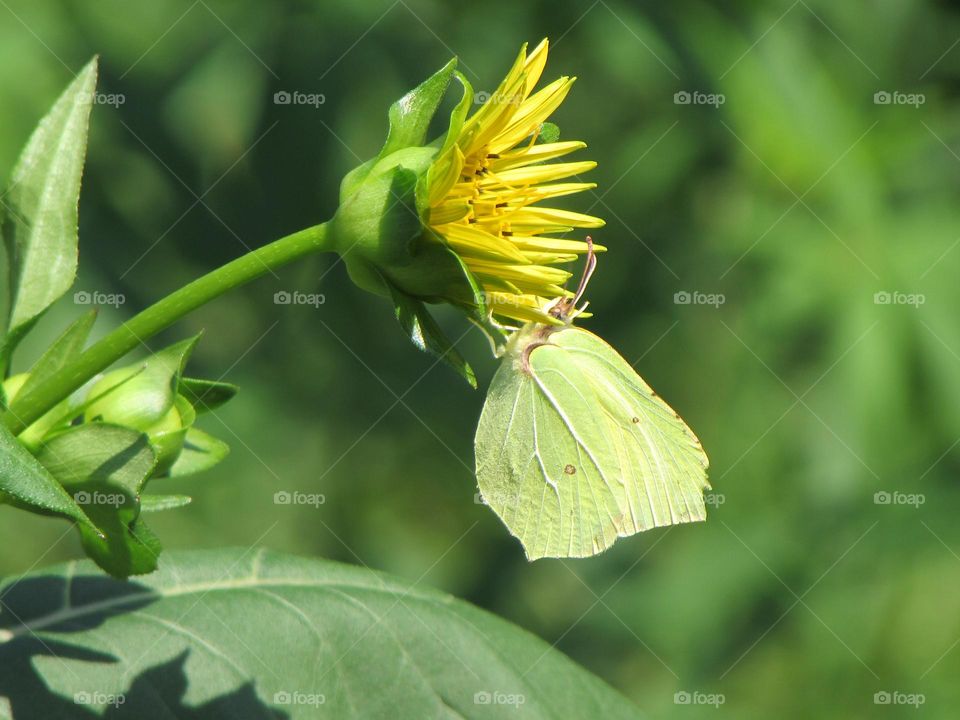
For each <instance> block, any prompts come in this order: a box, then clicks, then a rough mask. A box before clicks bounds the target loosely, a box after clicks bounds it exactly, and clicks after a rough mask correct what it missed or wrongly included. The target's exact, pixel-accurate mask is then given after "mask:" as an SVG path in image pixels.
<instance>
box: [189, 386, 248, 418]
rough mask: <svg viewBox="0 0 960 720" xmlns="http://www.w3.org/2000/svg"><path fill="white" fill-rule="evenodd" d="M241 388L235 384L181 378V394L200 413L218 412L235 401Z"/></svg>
mask: <svg viewBox="0 0 960 720" xmlns="http://www.w3.org/2000/svg"><path fill="white" fill-rule="evenodd" d="M239 390H240V388H239V387H237V386H236V385H234V384H233V383H227V382H221V381H220V380H201V379H199V378H188V377H181V378H180V386H179V392H180V394H181V395H183V397H185V398H186V399H187V402H189V403H190V404H191V405H193V409H194V410H195V411H196V412H197V413H198V414H199V413H205V412H210V411H211V410H216V409H217V408H218V407H220V406H221V405H223V404H225V403H227V402H229V401H230V400H232V399H233V397H234V395H236V394H237V392H239Z"/></svg>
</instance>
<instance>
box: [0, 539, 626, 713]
mask: <svg viewBox="0 0 960 720" xmlns="http://www.w3.org/2000/svg"><path fill="white" fill-rule="evenodd" d="M0 597H2V598H3V603H4V605H5V606H7V607H8V608H9V612H5V613H3V614H0V667H2V668H3V672H2V673H0V697H4V696H5V697H6V698H8V700H9V705H10V710H9V711H8V712H6V713H4V711H3V709H2V708H3V703H2V702H0V718H16V719H19V720H26V719H28V718H36V717H41V716H42V717H43V718H45V719H46V720H58V719H59V718H71V719H72V718H88V717H89V718H92V717H101V716H103V717H108V718H121V717H123V718H137V720H152V719H153V718H158V719H159V718H163V719H165V720H167V719H172V718H191V719H193V718H198V719H199V718H203V719H204V720H217V719H221V718H222V719H223V720H227V719H229V720H247V719H253V718H310V719H313V718H336V719H337V720H350V719H352V718H357V719H361V718H362V719H363V720H370V719H372V718H397V719H398V720H406V719H407V718H412V719H416V720H427V719H430V718H478V719H479V718H511V719H515V718H524V719H526V720H533V719H536V720H540V719H544V718H564V719H567V718H571V719H572V718H577V719H579V718H603V719H604V720H621V719H626V718H636V717H638V711H637V709H636V708H635V707H634V706H633V705H632V704H630V703H629V702H628V701H627V700H626V699H625V698H623V697H622V696H621V695H619V694H618V693H617V692H615V691H614V690H613V689H611V688H610V687H609V686H607V685H606V684H605V683H603V682H602V681H601V680H599V679H598V678H596V677H594V676H593V675H590V674H589V673H587V672H586V671H584V670H583V669H581V668H579V667H578V666H576V665H575V664H574V663H573V662H571V661H570V660H568V659H567V658H566V657H565V656H563V655H562V654H561V653H559V652H558V651H556V650H554V649H553V648H551V647H550V646H548V645H547V644H546V643H544V642H543V641H542V640H539V639H538V638H536V637H534V636H532V635H530V634H528V633H526V632H524V631H523V630H520V629H518V628H516V627H513V626H511V625H509V624H508V623H506V622H504V621H503V620H500V619H499V618H497V617H494V616H493V615H490V614H489V613H486V612H484V611H482V610H479V609H477V608H475V607H472V606H471V605H468V604H467V603H464V602H462V601H459V600H456V599H454V598H452V597H450V596H449V595H445V594H442V593H439V592H436V591H434V590H428V589H426V588H420V587H416V586H411V585H410V584H409V583H408V582H406V581H402V580H397V579H394V578H390V577H387V576H385V575H382V574H379V573H375V572H372V571H369V570H364V569H361V568H358V567H352V566H347V565H341V564H338V563H333V562H326V561H317V560H306V559H301V558H295V557H290V556H284V555H277V554H272V553H264V552H255V551H253V550H223V551H195V552H188V553H181V554H171V555H168V556H166V559H165V561H164V564H163V567H162V568H161V570H160V572H158V573H155V574H154V575H151V576H149V577H148V578H145V579H144V580H142V581H140V582H138V583H124V582H118V581H112V580H108V579H106V578H104V577H102V576H100V575H98V574H96V572H95V569H94V567H93V566H92V565H90V564H89V563H81V564H79V565H72V564H71V565H67V566H61V567H56V568H53V569H50V570H46V571H42V572H37V573H34V574H31V575H28V576H27V577H26V578H24V579H19V580H15V581H10V582H8V583H6V584H0ZM111 701H112V702H114V704H115V707H107V706H108V704H109V703H110V702H111ZM78 702H79V703H89V704H83V705H80V704H78ZM41 708H42V712H41ZM38 712H41V714H40V715H38Z"/></svg>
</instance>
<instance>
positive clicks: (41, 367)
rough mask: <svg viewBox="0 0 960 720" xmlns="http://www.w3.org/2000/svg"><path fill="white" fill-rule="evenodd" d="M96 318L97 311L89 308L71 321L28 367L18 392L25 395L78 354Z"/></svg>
mask: <svg viewBox="0 0 960 720" xmlns="http://www.w3.org/2000/svg"><path fill="white" fill-rule="evenodd" d="M96 319H97V311H96V310H91V311H90V312H87V313H84V314H83V315H81V316H80V317H78V318H77V319H76V320H75V321H74V322H73V323H71V325H70V326H69V327H68V328H67V329H66V330H64V332H63V334H62V335H61V336H60V337H58V338H57V339H56V340H55V341H54V343H53V345H51V346H50V347H49V348H47V350H46V352H44V353H43V355H41V356H40V359H39V360H37V362H35V363H34V365H33V367H32V368H30V377H29V378H28V379H27V381H26V382H25V383H24V384H23V387H22V388H20V393H21V394H23V395H26V394H27V393H29V392H30V391H32V390H33V389H34V388H36V387H37V386H39V385H41V384H43V381H44V380H46V379H47V378H48V377H50V376H51V375H53V374H54V373H55V372H56V371H57V370H59V369H60V368H62V367H64V366H65V365H66V364H67V363H69V362H70V361H71V360H72V359H73V358H74V357H76V356H77V355H79V354H80V353H81V352H82V351H83V346H84V345H85V344H86V342H87V337H88V336H89V335H90V329H91V328H92V327H93V323H94V321H95V320H96Z"/></svg>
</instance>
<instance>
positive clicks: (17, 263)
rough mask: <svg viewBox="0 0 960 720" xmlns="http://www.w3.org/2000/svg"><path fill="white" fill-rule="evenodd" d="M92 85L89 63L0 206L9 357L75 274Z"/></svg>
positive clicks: (40, 130) (29, 150)
mask: <svg viewBox="0 0 960 720" xmlns="http://www.w3.org/2000/svg"><path fill="white" fill-rule="evenodd" d="M96 84H97V60H96V58H94V59H93V60H91V61H90V63H89V64H88V65H87V66H86V67H85V68H84V69H83V70H81V71H80V74H79V75H77V77H76V79H75V80H74V81H73V82H72V83H70V86H69V87H68V88H67V89H66V91H64V93H63V94H62V95H61V96H60V98H59V99H58V100H57V102H56V103H55V104H54V106H53V108H52V109H51V110H50V112H49V113H48V114H47V116H46V117H45V118H43V120H41V121H40V124H39V126H38V127H37V129H36V130H35V131H34V133H33V135H32V136H31V137H30V140H29V141H28V142H27V145H26V147H25V148H24V150H23V152H22V154H21V155H20V159H19V160H18V161H17V164H16V166H15V167H14V170H13V175H12V177H11V179H10V188H9V192H8V193H7V195H6V197H5V198H4V200H3V203H4V205H5V208H4V209H5V212H4V216H5V221H4V228H3V234H4V240H5V242H6V246H7V252H8V255H9V257H10V281H11V282H10V285H11V302H10V317H9V322H8V333H9V334H8V340H7V348H6V350H7V352H9V351H10V350H11V349H12V347H13V346H14V345H15V344H16V342H17V341H18V340H19V338H20V337H21V336H22V335H23V333H24V332H25V331H26V330H27V329H29V327H30V324H31V323H32V322H33V320H34V319H36V318H37V317H38V316H39V315H40V314H41V313H42V312H43V311H44V310H46V309H47V308H48V307H49V306H50V305H51V304H52V303H53V302H54V301H55V300H57V299H58V298H59V297H60V296H61V295H63V294H64V293H65V292H66V291H67V290H68V289H69V288H70V286H71V285H72V284H73V279H74V276H75V275H76V272H77V202H78V199H79V197H80V177H81V175H82V174H83V162H84V158H85V157H86V151H87V129H88V126H89V121H90V108H91V106H92V102H91V99H92V96H93V92H94V90H95V88H96Z"/></svg>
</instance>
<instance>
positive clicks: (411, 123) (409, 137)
mask: <svg viewBox="0 0 960 720" xmlns="http://www.w3.org/2000/svg"><path fill="white" fill-rule="evenodd" d="M456 67H457V59H456V58H454V59H453V60H451V61H450V62H448V63H447V64H446V65H444V66H443V67H442V68H441V69H440V70H438V71H437V72H436V73H434V74H433V75H431V76H430V77H429V78H427V79H426V80H424V81H423V82H422V83H420V85H418V86H417V87H415V88H414V89H413V90H411V91H410V92H408V93H407V94H406V95H404V96H403V97H402V98H400V99H399V100H397V101H396V102H395V103H394V104H393V105H391V106H390V112H389V118H390V131H389V133H388V135H387V142H386V143H385V144H384V146H383V149H382V150H381V151H380V157H381V158H384V157H386V156H387V155H389V154H390V153H393V152H396V151H397V150H402V149H403V148H407V147H416V146H420V145H424V144H425V143H426V139H427V132H428V130H429V129H430V120H432V119H433V116H434V115H435V114H436V112H437V108H438V107H440V102H441V101H442V100H443V96H444V95H446V93H447V86H448V85H449V84H450V78H451V77H452V76H453V73H454V70H455V69H456Z"/></svg>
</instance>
